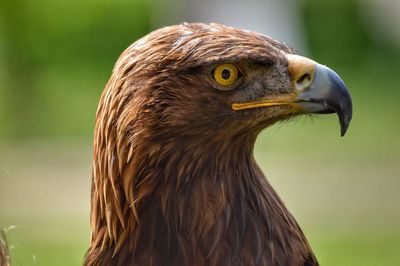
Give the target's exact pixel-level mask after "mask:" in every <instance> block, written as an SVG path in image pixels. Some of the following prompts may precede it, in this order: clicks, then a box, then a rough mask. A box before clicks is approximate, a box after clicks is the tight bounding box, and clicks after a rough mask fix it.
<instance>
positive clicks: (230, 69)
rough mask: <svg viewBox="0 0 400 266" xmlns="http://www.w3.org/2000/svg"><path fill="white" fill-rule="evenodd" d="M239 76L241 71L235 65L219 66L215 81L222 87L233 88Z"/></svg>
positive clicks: (216, 70) (215, 73)
mask: <svg viewBox="0 0 400 266" xmlns="http://www.w3.org/2000/svg"><path fill="white" fill-rule="evenodd" d="M238 76H239V71H238V69H237V67H236V66H235V65H234V64H222V65H219V66H218V67H217V68H216V69H215V71H214V79H215V81H216V82H217V83H218V84H220V85H222V86H226V87H229V86H232V85H233V84H235V82H236V81H237V79H238Z"/></svg>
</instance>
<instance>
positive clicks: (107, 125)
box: [85, 24, 318, 265]
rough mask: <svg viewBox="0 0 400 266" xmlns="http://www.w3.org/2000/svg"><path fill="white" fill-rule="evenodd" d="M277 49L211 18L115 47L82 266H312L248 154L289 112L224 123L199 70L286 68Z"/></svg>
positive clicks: (100, 114)
mask: <svg viewBox="0 0 400 266" xmlns="http://www.w3.org/2000/svg"><path fill="white" fill-rule="evenodd" d="M285 53H294V51H293V50H292V49H291V48H289V47H287V46H285V45H283V44H280V43H279V42H277V41H274V40H272V39H270V38H268V37H266V36H263V35H260V34H257V33H253V32H249V31H243V30H239V29H235V28H230V27H226V26H222V25H219V24H210V25H206V24H182V25H177V26H171V27H166V28H162V29H159V30H157V31H154V32H152V33H150V34H149V35H147V36H145V37H143V38H142V39H140V40H138V41H137V42H135V43H134V44H132V45H131V46H130V47H129V48H128V49H126V50H125V51H124V52H123V53H122V55H121V56H120V58H119V59H118V61H117V63H116V65H115V67H114V70H113V73H112V76H111V78H110V80H109V82H108V83H107V85H106V88H105V90H104V92H103V94H102V96H101V99H100V103H99V107H98V110H97V117H96V127H95V136H94V157H93V184H92V214H91V226H92V238H91V239H92V240H91V246H90V249H89V251H88V253H87V257H86V260H85V265H306V263H308V264H307V265H318V263H317V261H316V259H315V257H314V255H313V253H312V251H311V249H310V246H309V245H308V243H307V241H306V239H305V237H304V235H303V233H302V232H301V229H300V228H299V226H298V225H297V223H296V221H295V220H294V218H293V217H292V215H291V214H290V213H289V212H288V210H287V209H286V207H285V206H284V204H283V203H282V201H281V200H280V198H279V197H278V195H277V194H276V193H275V191H274V190H273V188H272V187H271V185H270V184H269V183H268V182H267V180H266V179H265V177H264V175H263V174H262V172H261V170H260V169H259V168H258V166H257V164H256V162H255V160H254V158H253V146H254V143H255V139H256V137H257V134H258V133H259V132H260V131H261V130H262V129H263V128H264V127H265V126H268V125H271V124H273V123H275V122H277V121H279V120H281V119H283V118H285V117H280V118H279V119H278V118H272V116H271V118H268V113H267V114H266V115H265V116H264V117H263V118H261V117H260V116H252V118H253V119H248V118H249V115H250V113H249V112H244V113H243V114H242V115H239V116H237V117H235V118H234V119H237V120H235V121H233V122H232V116H231V113H232V110H230V109H229V108H227V109H223V108H222V106H229V104H230V102H229V101H230V100H229V99H228V98H227V97H226V94H224V93H221V92H218V91H216V90H212V89H211V88H209V87H210V86H209V84H208V83H207V81H206V80H205V79H204V78H203V76H202V75H201V73H202V72H201V71H202V69H204V68H207V67H208V66H211V65H213V64H217V63H220V62H237V63H243V64H249V65H250V66H251V65H252V64H253V63H252V62H257V63H260V64H264V65H275V66H277V67H276V68H275V69H278V70H279V71H280V72H279V71H278V70H277V71H278V72H277V73H278V74H279V73H285V71H286V65H287V62H286V61H285V59H284V54H285ZM278 74H277V75H278ZM270 82H271V83H272V84H273V85H274V86H275V85H276V86H275V87H279V86H278V85H279V84H278V82H281V81H278V80H274V79H271V80H270ZM240 97H251V95H250V96H249V95H246V94H245V93H244V94H242V95H241V96H240ZM270 115H272V114H270ZM232 123H233V124H234V127H233V126H232Z"/></svg>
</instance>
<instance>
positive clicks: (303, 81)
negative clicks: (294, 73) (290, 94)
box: [296, 73, 312, 90]
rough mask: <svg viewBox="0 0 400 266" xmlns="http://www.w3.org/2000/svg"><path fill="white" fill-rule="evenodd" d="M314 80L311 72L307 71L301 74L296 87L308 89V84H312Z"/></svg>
mask: <svg viewBox="0 0 400 266" xmlns="http://www.w3.org/2000/svg"><path fill="white" fill-rule="evenodd" d="M311 82H312V77H311V75H310V74H309V73H305V74H303V75H301V76H300V77H299V78H298V79H297V81H296V88H297V89H298V90H304V89H306V88H307V87H308V86H310V84H311Z"/></svg>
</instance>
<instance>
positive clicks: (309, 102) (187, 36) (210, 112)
mask: <svg viewBox="0 0 400 266" xmlns="http://www.w3.org/2000/svg"><path fill="white" fill-rule="evenodd" d="M103 97H104V100H103V101H102V102H105V103H108V107H107V108H108V112H107V115H106V117H104V118H103V119H107V120H109V121H113V120H112V119H113V118H110V117H114V118H115V119H117V120H118V122H117V127H119V130H120V131H121V130H123V131H126V132H128V133H130V134H134V135H135V134H136V135H138V134H140V133H144V135H142V137H149V138H150V137H151V138H155V139H157V138H158V139H160V138H162V139H163V140H168V139H172V138H180V139H182V138H186V139H193V138H198V137H199V136H206V137H205V138H203V139H204V140H205V141H206V142H209V141H210V138H211V139H219V140H221V139H222V138H224V139H227V138H229V137H238V136H242V135H254V136H256V135H257V133H258V132H260V131H261V130H262V129H263V128H265V127H267V126H269V125H272V124H273V123H275V122H277V121H280V120H283V119H287V118H290V117H293V116H296V115H299V114H310V113H334V112H335V113H337V114H338V116H339V121H340V125H341V134H342V135H344V133H345V132H346V130H347V127H348V125H349V123H350V120H351V116H352V103H351V98H350V95H349V93H348V91H347V90H346V87H345V85H344V83H343V81H342V80H341V79H340V77H339V76H338V75H337V74H336V73H335V72H334V71H333V70H331V69H329V68H328V67H326V66H323V65H320V64H318V63H316V62H314V61H312V60H310V59H308V58H305V57H302V56H300V55H297V54H296V52H295V51H294V50H293V49H291V48H290V47H288V46H286V45H284V44H281V43H279V42H277V41H275V40H273V39H271V38H269V37H266V36H264V35H261V34H258V33H254V32H250V31H245V30H239V29H236V28H231V27H227V26H223V25H219V24H210V25H205V24H182V25H177V26H171V27H165V28H162V29H159V30H157V31H154V32H153V33H151V34H149V35H147V36H145V37H144V38H142V39H140V40H138V41H137V42H135V43H134V44H133V45H131V46H130V47H129V48H128V49H127V50H126V51H125V52H124V53H123V54H122V55H121V57H120V59H119V60H118V62H117V64H116V66H115V69H114V73H113V76H112V78H111V79H110V81H109V84H108V89H107V90H105V92H104V96H103ZM103 106H104V104H103V105H102V104H101V105H100V107H99V108H100V109H101V108H102V107H103ZM110 106H114V107H115V108H111V107H110ZM110 112H112V113H110ZM144 128H147V129H148V131H146V130H144ZM143 131H146V132H143ZM150 132H151V133H150ZM150 135H151V136H150Z"/></svg>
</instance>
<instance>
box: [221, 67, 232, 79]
mask: <svg viewBox="0 0 400 266" xmlns="http://www.w3.org/2000/svg"><path fill="white" fill-rule="evenodd" d="M221 76H222V78H223V79H229V78H230V77H231V71H230V70H229V69H226V68H225V69H224V70H222V73H221Z"/></svg>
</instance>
